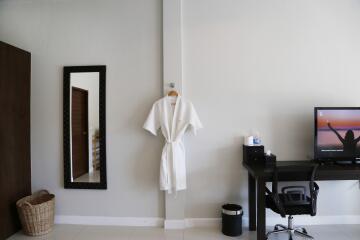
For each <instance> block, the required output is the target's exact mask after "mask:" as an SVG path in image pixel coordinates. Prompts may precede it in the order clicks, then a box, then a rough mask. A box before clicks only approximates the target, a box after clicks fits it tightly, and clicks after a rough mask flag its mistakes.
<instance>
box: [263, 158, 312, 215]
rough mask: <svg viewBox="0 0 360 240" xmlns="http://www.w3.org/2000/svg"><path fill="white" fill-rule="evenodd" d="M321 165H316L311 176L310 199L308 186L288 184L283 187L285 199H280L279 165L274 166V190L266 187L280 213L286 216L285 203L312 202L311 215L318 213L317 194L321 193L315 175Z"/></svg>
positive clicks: (299, 203) (302, 203)
mask: <svg viewBox="0 0 360 240" xmlns="http://www.w3.org/2000/svg"><path fill="white" fill-rule="evenodd" d="M318 166H319V165H315V166H314V168H313V170H312V173H311V178H310V181H309V191H310V201H308V198H307V196H306V188H305V187H304V186H286V187H283V188H282V194H283V196H284V199H283V201H282V200H280V197H279V193H278V184H279V182H278V170H277V167H276V166H275V167H274V173H273V181H272V189H271V190H272V191H271V192H270V190H269V189H266V192H267V193H268V194H269V195H270V196H271V197H272V199H273V201H274V203H275V205H276V207H277V208H278V210H279V212H280V215H281V216H282V217H285V216H286V211H285V205H304V204H310V207H311V213H310V215H311V216H315V215H316V209H317V208H316V202H317V196H318V193H319V186H318V185H317V183H316V182H315V175H316V170H317V168H318Z"/></svg>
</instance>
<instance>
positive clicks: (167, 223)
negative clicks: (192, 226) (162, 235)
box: [164, 219, 186, 229]
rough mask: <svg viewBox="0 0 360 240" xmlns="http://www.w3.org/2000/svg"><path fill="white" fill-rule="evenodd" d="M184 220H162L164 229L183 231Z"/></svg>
mask: <svg viewBox="0 0 360 240" xmlns="http://www.w3.org/2000/svg"><path fill="white" fill-rule="evenodd" d="M185 224H186V223H185V220H183V219H169V220H166V219H165V220H164V228H165V229H184V228H185V227H186V225H185Z"/></svg>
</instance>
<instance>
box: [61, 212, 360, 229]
mask: <svg viewBox="0 0 360 240" xmlns="http://www.w3.org/2000/svg"><path fill="white" fill-rule="evenodd" d="M55 223H56V224H79V225H107V226H137V227H164V228H165V229H184V228H192V227H220V226H221V218H186V219H174V220H164V219H163V218H136V217H99V216H67V215H57V216H55ZM248 223H249V219H248V217H247V216H246V217H243V226H244V227H248V226H249V224H248ZM278 223H282V224H285V225H286V224H287V219H286V218H281V217H273V216H271V217H267V218H266V225H268V226H274V225H275V224H278ZM294 224H295V225H296V226H297V225H300V226H302V225H304V226H306V225H332V224H339V225H341V224H360V215H338V216H315V217H310V216H294Z"/></svg>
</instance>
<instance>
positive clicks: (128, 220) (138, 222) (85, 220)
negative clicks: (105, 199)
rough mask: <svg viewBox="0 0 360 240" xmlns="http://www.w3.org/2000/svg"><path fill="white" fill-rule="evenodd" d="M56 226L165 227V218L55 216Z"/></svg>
mask: <svg viewBox="0 0 360 240" xmlns="http://www.w3.org/2000/svg"><path fill="white" fill-rule="evenodd" d="M55 223H56V224H78V225H105V226H106V225H107V226H138V227H163V226H164V219H163V218H136V217H99V216H67V215H66V216H65V215H57V216H55Z"/></svg>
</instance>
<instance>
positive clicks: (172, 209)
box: [163, 0, 185, 229]
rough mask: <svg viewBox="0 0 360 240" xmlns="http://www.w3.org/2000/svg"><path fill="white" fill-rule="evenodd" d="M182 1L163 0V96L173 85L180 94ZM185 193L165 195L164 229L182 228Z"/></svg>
mask: <svg viewBox="0 0 360 240" xmlns="http://www.w3.org/2000/svg"><path fill="white" fill-rule="evenodd" d="M181 2H182V0H163V55H164V59H163V67H164V68H163V69H164V70H163V71H164V87H163V88H164V94H167V93H168V91H169V90H170V89H171V88H170V84H171V83H174V84H175V90H176V91H177V92H178V93H180V94H182V35H181V28H182V12H181ZM184 209H185V191H180V192H178V193H177V194H176V195H175V194H168V193H165V223H164V227H165V229H174V228H183V227H184V225H185V224H184V218H185V213H184Z"/></svg>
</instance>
